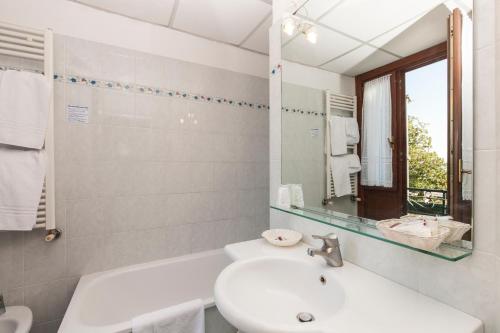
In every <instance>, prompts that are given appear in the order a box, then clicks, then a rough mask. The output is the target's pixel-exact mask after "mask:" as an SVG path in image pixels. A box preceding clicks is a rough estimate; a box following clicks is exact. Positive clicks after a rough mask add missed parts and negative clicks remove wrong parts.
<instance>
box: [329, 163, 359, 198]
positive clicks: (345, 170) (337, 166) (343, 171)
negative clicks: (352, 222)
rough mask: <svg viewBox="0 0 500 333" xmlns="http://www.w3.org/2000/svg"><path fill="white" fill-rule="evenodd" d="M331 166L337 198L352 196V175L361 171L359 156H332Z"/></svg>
mask: <svg viewBox="0 0 500 333" xmlns="http://www.w3.org/2000/svg"><path fill="white" fill-rule="evenodd" d="M331 166H332V179H333V187H334V189H335V196H336V197H341V196H344V195H349V194H352V190H351V178H350V174H352V173H356V172H359V171H361V163H360V162H359V157H358V155H355V154H349V155H342V156H332V157H331Z"/></svg>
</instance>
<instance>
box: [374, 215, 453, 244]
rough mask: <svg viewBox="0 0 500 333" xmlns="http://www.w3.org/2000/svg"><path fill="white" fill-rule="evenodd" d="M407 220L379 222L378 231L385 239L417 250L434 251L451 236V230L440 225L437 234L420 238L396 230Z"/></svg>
mask: <svg viewBox="0 0 500 333" xmlns="http://www.w3.org/2000/svg"><path fill="white" fill-rule="evenodd" d="M405 220H407V219H389V220H383V221H379V222H377V229H378V230H380V232H381V233H382V235H384V237H385V238H387V239H389V240H392V241H395V242H398V243H402V244H406V245H409V246H411V247H415V248H417V249H421V250H426V251H432V250H435V249H437V248H438V247H439V245H441V243H442V242H444V241H445V239H447V237H448V235H449V234H450V229H449V228H447V227H444V226H441V225H439V227H438V231H437V233H436V234H434V235H431V236H419V235H415V234H412V233H409V232H404V231H399V230H395V229H394V227H395V226H397V225H399V224H401V222H404V221H405Z"/></svg>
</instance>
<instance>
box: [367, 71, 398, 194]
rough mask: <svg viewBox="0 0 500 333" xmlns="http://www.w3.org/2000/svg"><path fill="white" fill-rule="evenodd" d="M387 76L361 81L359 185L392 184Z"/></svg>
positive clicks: (384, 185) (389, 99)
mask: <svg viewBox="0 0 500 333" xmlns="http://www.w3.org/2000/svg"><path fill="white" fill-rule="evenodd" d="M391 114H392V105H391V76H390V75H386V76H382V77H380V78H377V79H375V80H372V81H368V82H366V83H365V87H364V95H363V139H362V141H361V185H365V186H382V187H392V149H391V145H390V143H389V140H390V138H391V136H392V133H391V118H392V117H391Z"/></svg>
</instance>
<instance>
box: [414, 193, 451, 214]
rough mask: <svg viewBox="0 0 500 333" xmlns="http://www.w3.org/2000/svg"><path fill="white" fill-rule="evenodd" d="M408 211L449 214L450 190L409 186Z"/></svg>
mask: <svg viewBox="0 0 500 333" xmlns="http://www.w3.org/2000/svg"><path fill="white" fill-rule="evenodd" d="M407 200H408V213H412V214H420V215H448V191H445V190H436V189H428V188H412V187H409V188H408V199H407Z"/></svg>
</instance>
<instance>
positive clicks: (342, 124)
mask: <svg viewBox="0 0 500 333" xmlns="http://www.w3.org/2000/svg"><path fill="white" fill-rule="evenodd" d="M346 119H347V118H345V117H336V116H333V117H332V119H331V120H330V140H331V141H330V145H331V147H332V155H333V156H335V155H344V154H347V135H346V130H345V129H346Z"/></svg>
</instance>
